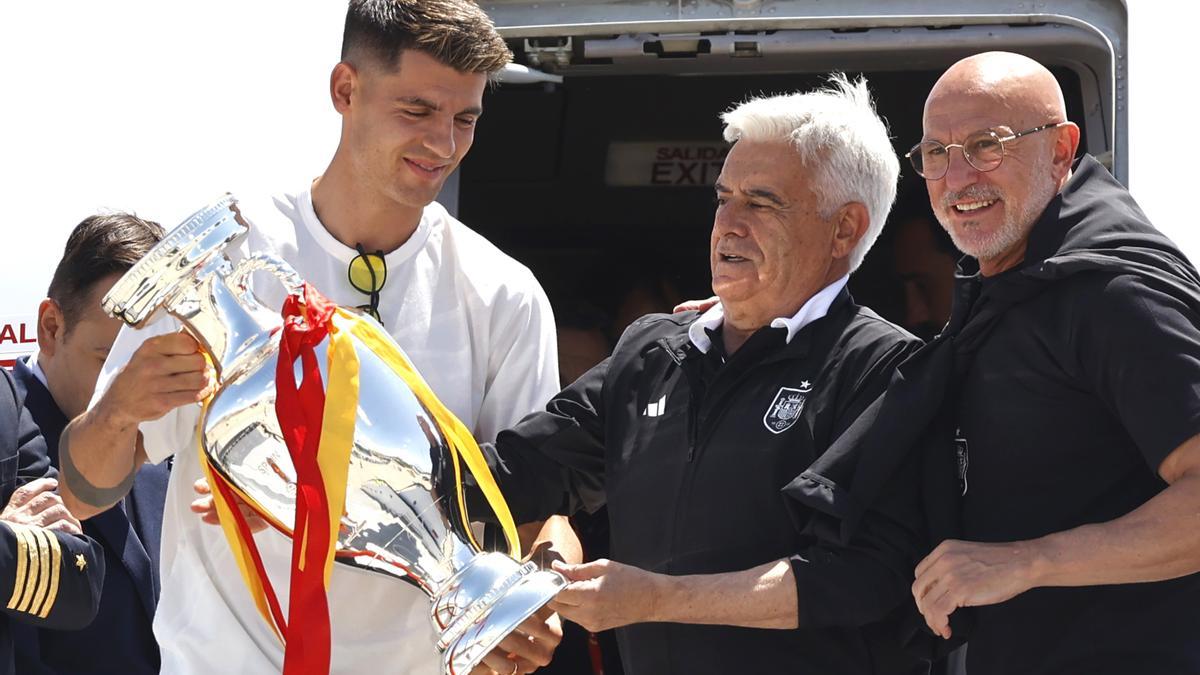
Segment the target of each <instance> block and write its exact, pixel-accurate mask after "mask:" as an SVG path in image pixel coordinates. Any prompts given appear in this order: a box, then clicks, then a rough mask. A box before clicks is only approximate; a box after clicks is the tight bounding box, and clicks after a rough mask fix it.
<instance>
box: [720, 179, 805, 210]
mask: <svg viewBox="0 0 1200 675" xmlns="http://www.w3.org/2000/svg"><path fill="white" fill-rule="evenodd" d="M713 188H714V189H716V191H717V192H718V193H722V192H723V193H730V192H733V190H732V189H730V188H729V187H727V186H725V185H722V184H721V183H719V182H718V183H714V184H713ZM745 192H746V194H747V195H749V196H751V197H758V198H759V199H765V200H767V201H769V202H771V203H772V204H774V205H775V206H778V207H779V208H784V207H786V206H787V202H785V201H784V200H783V197H780V196H779V195H777V194H775V193H774V192H771V191H770V190H768V189H766V188H751V189H749V190H746V191H745Z"/></svg>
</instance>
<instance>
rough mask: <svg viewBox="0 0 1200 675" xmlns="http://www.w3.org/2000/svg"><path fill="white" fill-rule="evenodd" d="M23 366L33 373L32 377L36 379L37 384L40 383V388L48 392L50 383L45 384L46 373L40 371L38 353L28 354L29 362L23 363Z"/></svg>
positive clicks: (40, 365)
mask: <svg viewBox="0 0 1200 675" xmlns="http://www.w3.org/2000/svg"><path fill="white" fill-rule="evenodd" d="M25 365H26V366H28V367H29V369H30V370H32V371H33V376H34V377H36V378H37V379H38V382H41V383H42V386H43V387H45V388H46V389H47V390H49V389H50V383H48V382H46V372H45V371H44V370H42V364H40V363H38V352H34V353H32V354H30V355H29V360H28V361H26V362H25Z"/></svg>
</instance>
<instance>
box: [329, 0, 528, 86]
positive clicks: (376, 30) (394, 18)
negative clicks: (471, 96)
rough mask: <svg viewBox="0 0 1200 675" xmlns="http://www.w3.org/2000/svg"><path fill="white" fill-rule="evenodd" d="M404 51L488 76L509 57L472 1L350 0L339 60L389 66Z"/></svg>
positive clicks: (504, 46) (505, 46)
mask: <svg viewBox="0 0 1200 675" xmlns="http://www.w3.org/2000/svg"><path fill="white" fill-rule="evenodd" d="M405 49H415V50H417V51H420V52H424V53H426V54H428V55H430V56H432V57H433V58H435V59H437V60H438V61H441V62H442V63H444V64H446V65H448V66H450V67H451V68H454V69H455V70H458V71H459V72H463V73H487V74H488V75H493V74H495V73H497V72H499V71H500V69H501V68H503V67H504V66H505V65H507V64H508V63H509V62H510V61H512V52H511V51H509V49H508V45H506V44H504V38H502V37H500V34H499V33H497V32H496V26H495V25H494V24H493V23H492V20H491V19H490V18H488V15H487V13H485V12H484V11H483V10H482V9H480V8H479V6H478V5H476V4H475V3H474V2H471V0H350V8H349V10H348V11H347V12H346V29H345V32H344V33H343V34H342V60H343V61H346V62H348V63H351V64H353V65H356V66H361V65H362V64H361V63H358V61H359V60H361V59H372V60H374V61H376V62H378V63H381V64H383V65H385V66H387V67H392V66H394V65H395V64H396V60H397V59H398V58H399V57H400V52H401V51H403V50H405Z"/></svg>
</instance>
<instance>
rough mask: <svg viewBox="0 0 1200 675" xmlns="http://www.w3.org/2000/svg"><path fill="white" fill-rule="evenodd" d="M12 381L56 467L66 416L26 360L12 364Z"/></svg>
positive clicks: (18, 360) (19, 360)
mask: <svg viewBox="0 0 1200 675" xmlns="http://www.w3.org/2000/svg"><path fill="white" fill-rule="evenodd" d="M13 380H14V381H15V383H16V385H17V391H18V392H19V393H20V394H21V395H22V397H23V399H24V401H25V407H27V408H28V409H29V413H30V414H31V415H32V416H33V421H34V422H36V423H37V425H38V428H39V429H41V431H42V435H43V436H45V437H46V447H47V450H48V451H49V455H50V459H51V461H53V462H54V464H55V466H57V465H58V440H59V436H61V435H62V430H63V429H64V428H66V426H67V422H68V421H69V420H67V416H66V415H64V414H63V411H62V409H61V408H59V407H58V403H55V401H54V397H53V396H51V395H50V390H49V389H47V388H46V385H44V384H42V381H41V379H40V378H38V376H37V375H36V374H35V373H34V371H33V369H32V368H30V367H29V364H28V363H27V360H26V359H17V362H16V363H14V364H13Z"/></svg>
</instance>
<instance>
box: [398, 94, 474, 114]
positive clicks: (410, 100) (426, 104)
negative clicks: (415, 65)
mask: <svg viewBox="0 0 1200 675" xmlns="http://www.w3.org/2000/svg"><path fill="white" fill-rule="evenodd" d="M396 100H397V101H399V102H400V103H404V104H407V105H416V106H421V107H422V108H429V109H430V110H432V111H434V112H438V111H440V110H441V109H442V107H441V106H440V105H438V104H437V103H434V102H433V101H430V100H428V99H424V98H421V97H420V96H401V97H400V98H397V99H396ZM457 114H459V115H482V114H483V108H481V107H479V106H471V107H470V108H464V109H463V110H460V111H458V113H457Z"/></svg>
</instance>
